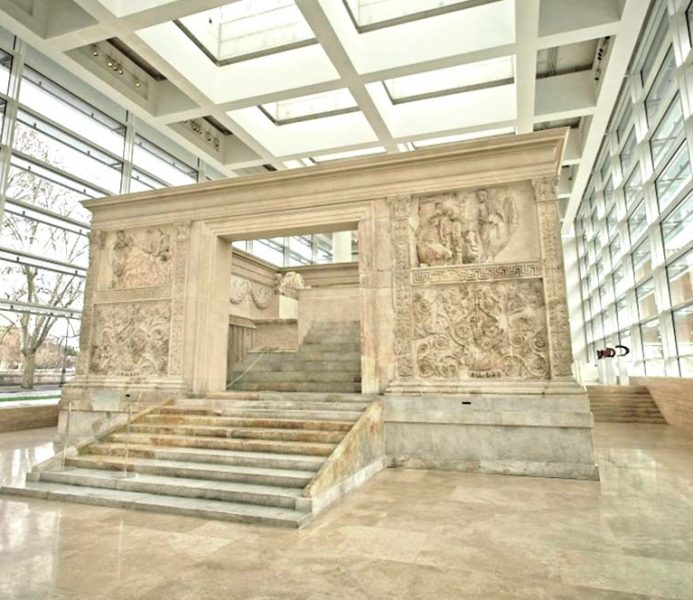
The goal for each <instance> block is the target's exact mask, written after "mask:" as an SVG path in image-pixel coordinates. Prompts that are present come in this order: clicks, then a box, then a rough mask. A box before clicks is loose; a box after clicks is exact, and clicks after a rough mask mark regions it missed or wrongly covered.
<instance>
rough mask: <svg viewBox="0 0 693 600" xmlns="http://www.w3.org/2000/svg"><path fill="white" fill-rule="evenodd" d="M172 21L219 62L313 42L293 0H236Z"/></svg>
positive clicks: (243, 58) (227, 61)
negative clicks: (235, 0)
mask: <svg viewBox="0 0 693 600" xmlns="http://www.w3.org/2000/svg"><path fill="white" fill-rule="evenodd" d="M175 23H176V24H177V25H178V27H180V28H181V29H182V30H183V32H184V33H185V34H186V35H188V37H190V38H191V39H192V40H193V41H194V42H195V43H196V44H197V45H198V47H200V49H201V50H203V51H204V52H205V54H206V55H207V56H208V57H209V58H210V59H212V60H213V61H214V62H216V63H217V64H221V65H223V64H228V63H230V62H236V61H239V60H246V59H249V58H254V57H257V56H262V55H265V54H268V53H272V52H278V51H282V50H288V49H291V48H296V47H300V46H304V45H307V44H312V43H315V36H314V35H313V31H312V30H311V28H310V26H309V25H308V23H307V22H306V20H305V19H304V18H303V14H302V13H301V11H300V10H299V9H298V7H297V6H296V4H295V3H294V0H238V1H237V2H232V3H231V4H226V5H224V6H220V7H218V8H213V9H210V10H205V11H203V12H199V13H196V14H194V15H189V16H187V17H183V18H181V19H179V20H177V21H175Z"/></svg>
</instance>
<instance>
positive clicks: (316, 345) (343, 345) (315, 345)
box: [296, 341, 361, 356]
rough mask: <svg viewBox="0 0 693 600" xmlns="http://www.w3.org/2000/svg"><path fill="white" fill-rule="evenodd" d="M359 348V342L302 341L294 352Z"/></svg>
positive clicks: (308, 352)
mask: <svg viewBox="0 0 693 600" xmlns="http://www.w3.org/2000/svg"><path fill="white" fill-rule="evenodd" d="M360 350H361V342H359V341H357V342H326V341H322V342H308V343H306V342H304V343H303V344H301V346H300V347H299V349H298V351H297V352H296V354H297V355H298V356H303V355H304V354H312V353H313V352H320V353H321V354H322V353H323V352H341V351H344V352H358V351H360Z"/></svg>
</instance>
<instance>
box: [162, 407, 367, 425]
mask: <svg viewBox="0 0 693 600" xmlns="http://www.w3.org/2000/svg"><path fill="white" fill-rule="evenodd" d="M229 404H230V403H229ZM170 414H179V415H180V414H185V409H184V408H182V409H180V410H179V412H177V413H170ZM214 414H215V415H217V416H223V417H234V418H239V419H245V418H248V419H301V420H306V421H351V422H352V423H353V422H354V421H356V419H358V418H359V417H360V416H361V411H359V410H301V409H298V408H297V409H271V408H234V407H233V406H224V407H223V408H219V409H217V410H216V411H215V413H214Z"/></svg>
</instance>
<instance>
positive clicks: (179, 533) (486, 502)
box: [0, 424, 693, 600]
mask: <svg viewBox="0 0 693 600" xmlns="http://www.w3.org/2000/svg"><path fill="white" fill-rule="evenodd" d="M52 437H53V430H40V431H38V432H36V431H32V432H21V433H14V434H3V435H0V484H1V483H2V482H3V481H7V480H8V477H10V478H11V477H13V476H17V477H19V478H22V476H23V469H26V468H27V463H28V462H29V461H31V460H40V459H42V458H44V457H45V455H46V454H49V453H50V452H51V451H52V443H51V439H52ZM595 443H596V448H597V456H598V458H599V462H600V464H601V471H602V479H601V481H599V482H596V481H568V480H564V479H543V478H527V477H516V476H512V477H510V476H502V475H482V474H477V473H454V472H440V471H425V470H405V469H387V470H385V471H384V472H382V473H380V474H378V475H377V476H376V477H374V478H373V479H371V480H370V481H368V482H367V483H366V484H365V485H364V486H363V487H361V488H360V489H359V490H357V491H355V492H354V493H352V494H350V495H349V496H347V497H345V498H344V499H342V500H341V501H340V502H339V503H338V504H337V505H335V506H334V507H333V508H332V510H330V511H329V512H327V513H325V514H323V515H321V516H319V517H318V518H317V519H316V520H315V521H314V522H313V523H312V524H310V525H309V526H308V527H306V528H305V529H302V530H298V531H293V530H282V529H276V528H267V527H259V526H251V525H240V524H233V523H223V522H213V521H206V520H204V519H196V518H191V517H177V516H171V515H158V514H152V513H144V512H137V511H125V510H120V509H110V508H102V507H96V506H87V505H78V504H65V503H58V502H49V501H43V500H32V499H18V498H10V497H6V496H1V495H0V519H2V524H3V527H2V536H0V597H2V598H3V599H7V600H17V599H20V598H21V599H23V600H24V599H34V598H36V599H38V598H41V599H42V598H59V599H61V600H62V599H65V600H67V599H70V600H73V599H75V598H99V597H104V598H119V597H120V598H132V599H138V600H155V599H156V600H158V599H160V598H171V599H174V600H182V599H193V598H194V599H198V598H229V599H236V598H238V599H239V600H240V599H243V600H245V599H246V598H253V597H256V598H258V597H259V598H264V599H266V600H287V599H292V600H293V599H296V600H297V599H299V598H315V599H321V598H330V599H333V600H341V599H345V600H346V599H348V600H354V599H355V598H358V599H361V598H363V599H371V598H372V599H378V600H382V599H384V598H387V599H392V600H395V599H397V600H399V599H401V598H421V599H426V600H427V599H429V598H430V599H432V600H440V599H446V600H459V599H463V598H470V599H471V598H474V599H477V598H494V599H496V598H498V599H501V600H504V599H510V598H513V599H527V600H537V599H547V600H549V599H551V600H553V599H557V598H566V599H567V598H570V599H573V598H575V599H578V598H579V599H582V598H584V599H585V600H595V599H597V600H599V599H604V600H607V599H623V600H625V599H636V598H665V599H666V598H669V599H677V600H689V598H690V590H691V589H693V476H692V475H691V474H692V473H693V442H692V440H691V437H690V435H689V434H688V433H687V432H684V431H680V430H677V429H675V428H673V427H667V426H662V425H621V424H598V425H597V427H596V429H595Z"/></svg>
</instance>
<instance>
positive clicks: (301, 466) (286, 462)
mask: <svg viewBox="0 0 693 600" xmlns="http://www.w3.org/2000/svg"><path fill="white" fill-rule="evenodd" d="M83 452H86V453H88V454H95V455H99V456H101V455H105V456H118V457H124V456H125V444H122V443H118V442H97V443H95V444H91V445H90V446H87V447H86V448H85V449H83ZM128 456H129V457H133V458H151V459H157V460H166V461H179V462H188V463H203V464H205V465H228V466H237V467H259V468H263V469H295V470H302V471H313V472H315V471H318V470H320V467H322V465H323V464H324V463H325V460H326V458H325V457H324V456H313V455H301V454H281V453H279V452H248V451H242V450H215V449H209V448H185V447H175V446H154V445H151V444H130V445H129V447H128Z"/></svg>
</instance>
